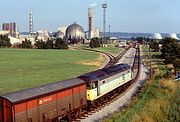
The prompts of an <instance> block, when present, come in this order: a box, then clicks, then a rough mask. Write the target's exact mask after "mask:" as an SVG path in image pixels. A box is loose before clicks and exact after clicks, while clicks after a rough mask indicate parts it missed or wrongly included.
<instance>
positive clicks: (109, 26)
mask: <svg viewBox="0 0 180 122" xmlns="http://www.w3.org/2000/svg"><path fill="white" fill-rule="evenodd" d="M110 36H111V25H109V43H110Z"/></svg>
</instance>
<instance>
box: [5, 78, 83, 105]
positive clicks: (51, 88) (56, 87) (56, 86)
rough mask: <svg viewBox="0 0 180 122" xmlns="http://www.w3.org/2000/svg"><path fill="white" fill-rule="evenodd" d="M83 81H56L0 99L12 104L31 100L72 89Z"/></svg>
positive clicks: (73, 79) (74, 79)
mask: <svg viewBox="0 0 180 122" xmlns="http://www.w3.org/2000/svg"><path fill="white" fill-rule="evenodd" d="M83 83H84V81H83V80H81V79H78V78H72V79H68V80H63V81H58V82H54V83H51V84H46V85H41V86H38V87H35V88H31V89H27V90H22V91H18V92H13V93H9V94H6V95H3V96H1V97H3V98H6V99H8V100H9V101H11V102H12V103H16V102H20V101H25V100H29V99H33V98H36V97H39V96H43V95H48V94H51V93H53V92H58V91H61V90H64V89H68V88H72V87H75V86H78V85H80V84H83Z"/></svg>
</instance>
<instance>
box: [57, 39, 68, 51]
mask: <svg viewBox="0 0 180 122" xmlns="http://www.w3.org/2000/svg"><path fill="white" fill-rule="evenodd" d="M55 48H56V49H68V44H67V43H66V41H65V40H64V39H61V38H57V39H56V42H55Z"/></svg>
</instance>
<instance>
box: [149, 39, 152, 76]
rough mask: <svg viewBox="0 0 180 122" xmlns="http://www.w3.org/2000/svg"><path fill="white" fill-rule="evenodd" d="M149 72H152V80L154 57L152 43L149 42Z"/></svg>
mask: <svg viewBox="0 0 180 122" xmlns="http://www.w3.org/2000/svg"><path fill="white" fill-rule="evenodd" d="M149 72H150V79H152V55H151V48H150V42H149Z"/></svg>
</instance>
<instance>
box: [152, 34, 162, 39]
mask: <svg viewBox="0 0 180 122" xmlns="http://www.w3.org/2000/svg"><path fill="white" fill-rule="evenodd" d="M152 38H153V39H157V40H161V39H162V36H161V34H160V33H154V34H153V37H152Z"/></svg>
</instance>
